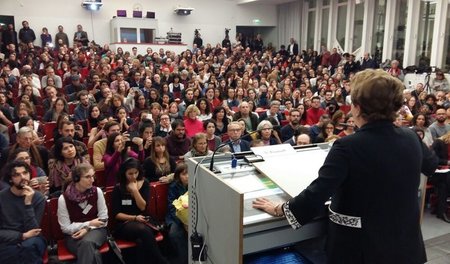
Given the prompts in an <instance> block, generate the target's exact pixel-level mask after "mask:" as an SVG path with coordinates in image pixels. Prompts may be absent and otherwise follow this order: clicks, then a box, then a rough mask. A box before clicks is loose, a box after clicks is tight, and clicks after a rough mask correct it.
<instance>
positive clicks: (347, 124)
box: [339, 123, 355, 127]
mask: <svg viewBox="0 0 450 264" xmlns="http://www.w3.org/2000/svg"><path fill="white" fill-rule="evenodd" d="M339 125H340V126H348V127H355V125H350V124H349V123H339Z"/></svg>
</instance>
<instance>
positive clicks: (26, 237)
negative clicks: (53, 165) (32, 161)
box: [0, 161, 46, 264]
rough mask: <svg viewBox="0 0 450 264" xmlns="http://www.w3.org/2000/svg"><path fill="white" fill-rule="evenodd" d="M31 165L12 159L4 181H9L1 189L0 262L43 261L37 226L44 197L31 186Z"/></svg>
mask: <svg viewBox="0 0 450 264" xmlns="http://www.w3.org/2000/svg"><path fill="white" fill-rule="evenodd" d="M30 175H31V169H30V166H29V165H28V164H27V163H25V162H23V161H13V162H12V163H10V164H8V166H6V169H5V175H4V177H3V181H5V182H7V183H8V184H10V185H11V187H10V188H7V189H5V190H3V191H1V192H0V262H1V263H25V264H31V263H42V256H43V255H44V251H45V249H46V245H45V239H44V238H43V237H42V235H41V229H40V227H39V225H40V223H41V219H42V216H43V215H44V208H45V197H44V196H43V195H42V194H41V193H40V192H36V191H34V190H33V189H32V188H31V187H30V186H29V182H30Z"/></svg>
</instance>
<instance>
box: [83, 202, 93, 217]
mask: <svg viewBox="0 0 450 264" xmlns="http://www.w3.org/2000/svg"><path fill="white" fill-rule="evenodd" d="M91 209H92V205H90V204H88V205H86V207H85V208H84V210H83V214H85V215H86V214H88V213H89V211H90V210H91Z"/></svg>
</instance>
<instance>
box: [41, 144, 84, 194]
mask: <svg viewBox="0 0 450 264" xmlns="http://www.w3.org/2000/svg"><path fill="white" fill-rule="evenodd" d="M54 155H55V161H54V162H49V165H48V169H49V174H48V177H49V181H50V193H54V192H57V191H61V190H64V189H65V187H66V186H67V185H68V184H69V183H70V182H71V181H72V175H71V173H72V168H73V167H75V166H77V165H78V164H81V163H89V161H88V160H85V159H84V158H83V157H82V156H81V155H80V153H78V151H77V148H76V147H75V143H74V141H73V139H72V138H70V137H62V138H60V139H58V140H57V141H56V143H55V147H54Z"/></svg>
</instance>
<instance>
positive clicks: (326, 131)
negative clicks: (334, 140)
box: [314, 121, 335, 143]
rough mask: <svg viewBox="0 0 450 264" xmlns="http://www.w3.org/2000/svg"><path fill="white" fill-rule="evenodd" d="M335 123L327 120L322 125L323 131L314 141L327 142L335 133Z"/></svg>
mask: <svg viewBox="0 0 450 264" xmlns="http://www.w3.org/2000/svg"><path fill="white" fill-rule="evenodd" d="M334 129H335V127H334V125H333V123H332V122H330V121H327V122H324V123H323V126H322V127H321V129H320V130H321V131H320V133H319V135H317V137H316V140H315V141H314V143H323V142H326V140H327V139H328V138H329V137H331V136H333V135H334Z"/></svg>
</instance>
